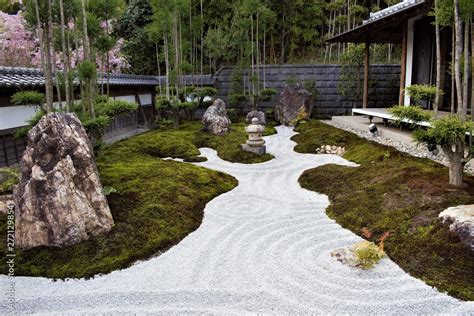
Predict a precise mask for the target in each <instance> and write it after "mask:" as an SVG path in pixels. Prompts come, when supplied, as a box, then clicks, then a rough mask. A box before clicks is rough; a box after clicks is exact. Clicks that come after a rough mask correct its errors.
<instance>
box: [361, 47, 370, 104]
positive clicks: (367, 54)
mask: <svg viewBox="0 0 474 316" xmlns="http://www.w3.org/2000/svg"><path fill="white" fill-rule="evenodd" d="M369 67H370V43H368V42H366V43H365V58H364V96H363V99H362V107H363V108H364V109H365V108H367V107H368V105H369Z"/></svg>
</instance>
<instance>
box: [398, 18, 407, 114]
mask: <svg viewBox="0 0 474 316" xmlns="http://www.w3.org/2000/svg"><path fill="white" fill-rule="evenodd" d="M402 32H403V34H402V35H403V40H402V60H401V69H400V94H399V96H398V105H403V103H404V100H405V76H406V71H407V32H408V23H407V22H405V23H404V24H403V30H402Z"/></svg>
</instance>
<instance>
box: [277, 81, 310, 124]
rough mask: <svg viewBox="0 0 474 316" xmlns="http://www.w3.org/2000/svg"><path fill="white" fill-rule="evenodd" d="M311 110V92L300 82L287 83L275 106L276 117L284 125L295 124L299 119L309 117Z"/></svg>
mask: <svg viewBox="0 0 474 316" xmlns="http://www.w3.org/2000/svg"><path fill="white" fill-rule="evenodd" d="M310 112H311V93H309V91H308V90H306V89H305V88H304V87H302V86H301V85H300V84H296V85H294V86H291V85H287V86H286V87H285V88H284V89H283V90H282V92H281V93H280V96H279V97H278V102H277V105H276V107H275V119H276V120H277V121H279V122H280V123H281V124H283V125H287V126H295V125H296V124H297V123H298V121H300V120H303V119H307V118H308V117H309V115H310Z"/></svg>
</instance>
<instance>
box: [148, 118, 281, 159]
mask: <svg viewBox="0 0 474 316" xmlns="http://www.w3.org/2000/svg"><path fill="white" fill-rule="evenodd" d="M245 126H246V124H245V123H243V122H241V123H236V124H232V125H231V129H230V132H229V133H228V134H227V135H222V136H218V135H213V134H210V133H206V132H202V131H201V127H202V125H201V123H199V122H189V123H185V124H182V125H181V127H180V128H179V129H178V130H174V129H172V128H171V127H168V126H167V127H163V128H162V129H159V130H157V131H153V132H150V133H149V134H156V133H159V135H161V136H160V137H163V138H167V139H168V141H169V142H168V143H169V146H171V147H172V146H173V142H179V143H180V144H183V145H184V144H185V145H184V146H186V150H185V152H180V153H177V154H175V155H172V157H180V158H185V160H186V161H195V159H196V157H197V155H199V151H198V148H200V147H210V148H213V149H215V150H216V151H217V154H218V155H219V157H220V158H222V159H224V160H227V161H230V162H240V163H260V162H264V161H268V160H271V159H272V158H273V156H272V155H269V154H265V155H257V154H253V153H249V152H246V151H243V150H241V149H240V144H244V143H245V141H246V140H247V133H246V132H245V130H244V128H245ZM274 126H275V123H273V122H272V123H269V125H268V126H267V128H266V129H265V135H271V134H274V133H275V132H276V131H275V128H274ZM161 144H162V145H161V146H167V145H165V144H164V143H163V142H161Z"/></svg>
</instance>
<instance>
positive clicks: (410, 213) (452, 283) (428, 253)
mask: <svg viewBox="0 0 474 316" xmlns="http://www.w3.org/2000/svg"><path fill="white" fill-rule="evenodd" d="M297 131H298V132H300V133H301V134H299V135H296V136H294V140H295V141H296V142H297V143H298V145H297V146H296V151H298V152H303V153H305V152H306V153H314V152H315V150H316V148H318V147H320V146H321V145H323V144H324V145H325V144H329V145H336V146H344V147H345V148H346V154H345V156H344V158H346V159H348V160H351V161H354V162H356V163H359V164H360V167H358V168H350V167H343V166H336V165H326V166H321V167H319V168H315V169H311V170H307V171H306V172H304V173H303V175H302V176H301V178H300V180H299V181H300V183H301V186H302V187H304V188H306V189H309V190H313V191H317V192H321V193H324V194H327V195H328V196H329V198H330V200H331V205H330V206H329V207H328V209H327V214H328V215H329V216H330V217H331V218H333V219H335V220H336V221H337V222H338V223H339V224H341V225H342V226H343V227H345V228H347V229H350V230H351V231H352V232H354V233H356V234H358V235H361V230H362V228H363V227H368V228H369V229H370V230H371V231H372V232H373V239H372V240H373V241H376V239H377V238H379V237H380V236H381V235H382V234H383V232H385V231H390V232H391V236H390V238H388V239H387V240H386V242H385V245H386V247H385V251H386V253H387V254H388V256H389V257H390V258H391V259H392V260H393V261H395V262H396V263H397V264H398V265H400V267H402V268H403V269H404V270H405V271H407V272H408V273H410V274H411V275H413V276H414V277H417V278H419V279H421V280H423V281H425V282H426V283H427V284H429V285H431V286H435V287H437V288H438V289H439V290H440V291H443V292H447V293H449V294H450V295H452V296H454V297H457V298H460V299H464V300H474V274H473V273H472V271H474V253H473V252H471V251H470V250H469V249H468V248H466V247H465V246H463V245H462V244H461V243H460V241H459V238H458V237H457V236H456V235H455V234H453V233H451V232H450V231H449V230H448V228H447V226H446V225H442V224H440V222H439V221H438V219H437V216H438V214H439V213H440V212H441V211H442V210H444V209H445V208H447V207H449V206H454V205H460V204H473V203H474V177H466V182H467V183H468V187H467V188H465V189H456V188H453V187H451V186H449V185H448V170H447V168H445V167H443V166H441V165H439V164H437V163H435V162H433V161H431V160H428V159H419V158H414V157H411V156H409V155H407V154H404V153H400V152H398V151H397V150H395V149H394V148H392V147H386V146H382V145H379V144H376V143H374V142H370V141H368V140H365V139H362V138H359V137H358V136H356V135H354V134H352V133H348V132H345V131H342V130H339V129H336V128H334V127H331V126H328V125H326V124H323V123H321V122H317V121H310V122H308V123H307V124H301V125H299V126H298V127H297Z"/></svg>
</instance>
